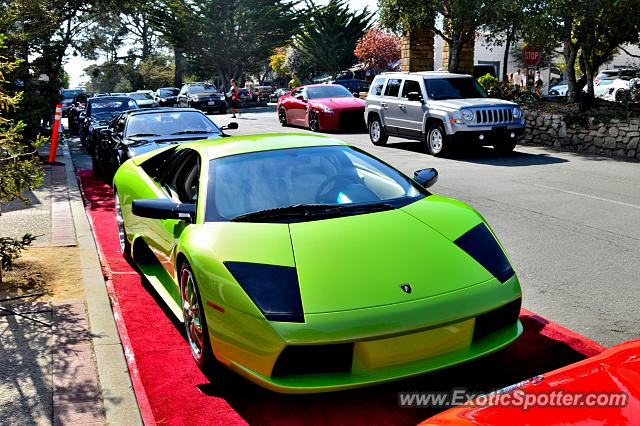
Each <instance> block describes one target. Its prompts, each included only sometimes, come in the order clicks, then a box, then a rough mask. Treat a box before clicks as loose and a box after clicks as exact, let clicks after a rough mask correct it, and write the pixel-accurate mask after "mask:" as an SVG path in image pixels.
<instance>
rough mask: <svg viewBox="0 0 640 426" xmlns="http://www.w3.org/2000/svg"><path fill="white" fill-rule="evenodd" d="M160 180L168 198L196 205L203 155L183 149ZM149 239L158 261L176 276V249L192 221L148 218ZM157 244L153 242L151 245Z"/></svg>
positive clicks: (170, 162)
mask: <svg viewBox="0 0 640 426" xmlns="http://www.w3.org/2000/svg"><path fill="white" fill-rule="evenodd" d="M175 156H176V158H175V159H173V158H172V159H170V160H169V164H170V165H169V167H167V168H166V171H165V173H164V174H163V176H162V177H161V178H160V182H159V183H160V187H161V188H162V190H163V192H164V196H165V197H166V198H168V199H171V200H173V201H175V202H178V203H185V204H196V203H197V201H198V192H199V189H200V167H201V161H200V155H199V154H198V153H197V152H196V151H194V150H192V149H181V150H179V151H177V152H176V154H175ZM148 220H150V221H153V222H151V223H149V237H150V238H149V240H150V241H148V242H147V244H148V245H149V247H152V244H153V247H152V251H153V252H154V254H155V255H156V257H157V258H158V261H159V262H160V263H161V264H162V266H163V267H164V268H165V269H166V270H167V272H168V273H169V274H170V275H171V276H173V275H174V272H175V266H176V265H175V249H176V245H177V243H178V240H179V238H180V235H181V234H182V231H183V230H184V229H185V228H186V227H187V226H188V225H189V223H188V222H186V221H184V220H178V219H164V220H159V219H148ZM151 241H153V243H151Z"/></svg>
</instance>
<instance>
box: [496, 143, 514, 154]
mask: <svg viewBox="0 0 640 426" xmlns="http://www.w3.org/2000/svg"><path fill="white" fill-rule="evenodd" d="M515 147H516V141H515V140H504V141H501V142H496V143H494V144H493V149H494V150H495V151H496V152H497V153H498V154H510V153H511V152H512V151H513V150H514V149H515Z"/></svg>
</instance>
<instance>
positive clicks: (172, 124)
mask: <svg viewBox="0 0 640 426" xmlns="http://www.w3.org/2000/svg"><path fill="white" fill-rule="evenodd" d="M237 128H238V123H229V126H227V127H222V128H220V127H218V126H216V125H215V124H214V123H213V122H212V121H211V120H209V118H208V117H207V116H206V115H204V114H203V113H202V112H201V111H198V110H196V109H192V108H190V109H184V108H156V109H146V110H143V109H140V110H135V111H126V112H123V113H121V114H120V115H118V116H117V117H116V118H115V119H114V120H113V121H112V122H111V123H110V124H109V126H108V127H107V128H104V129H102V130H101V131H100V134H99V136H98V138H97V143H96V146H95V150H94V153H93V156H92V158H93V170H94V173H95V174H96V175H98V176H102V177H104V178H105V180H107V181H109V180H110V179H111V178H112V177H113V175H114V173H115V172H116V170H117V169H118V167H119V166H120V164H122V163H124V162H125V161H127V160H128V159H129V158H132V157H134V156H136V155H140V154H144V153H146V152H149V151H152V150H154V149H158V148H161V147H163V146H166V145H168V144H178V143H183V142H188V141H193V140H203V139H215V138H219V137H224V136H228V135H226V134H225V133H224V132H223V130H227V129H237Z"/></svg>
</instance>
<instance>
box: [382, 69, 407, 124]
mask: <svg viewBox="0 0 640 426" xmlns="http://www.w3.org/2000/svg"><path fill="white" fill-rule="evenodd" d="M401 85H402V79H400V78H390V79H389V80H387V85H386V86H385V88H384V93H383V96H382V100H381V103H380V107H381V108H382V109H384V124H385V126H386V128H387V133H390V134H398V133H399V128H400V124H401V119H402V118H403V117H404V115H405V114H404V112H403V111H402V108H401V107H400V105H401V104H402V102H400V98H399V96H400V86H401Z"/></svg>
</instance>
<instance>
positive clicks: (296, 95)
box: [291, 88, 303, 98]
mask: <svg viewBox="0 0 640 426" xmlns="http://www.w3.org/2000/svg"><path fill="white" fill-rule="evenodd" d="M302 91H303V89H302V88H298V89H296V90H294V91H293V93H291V97H293V98H297V97H298V96H300V95H302Z"/></svg>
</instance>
